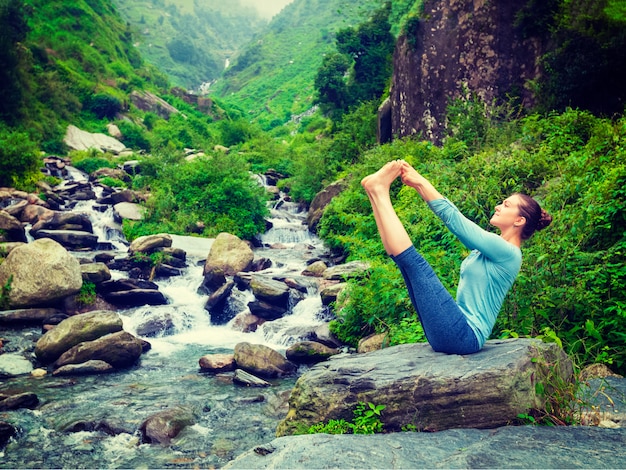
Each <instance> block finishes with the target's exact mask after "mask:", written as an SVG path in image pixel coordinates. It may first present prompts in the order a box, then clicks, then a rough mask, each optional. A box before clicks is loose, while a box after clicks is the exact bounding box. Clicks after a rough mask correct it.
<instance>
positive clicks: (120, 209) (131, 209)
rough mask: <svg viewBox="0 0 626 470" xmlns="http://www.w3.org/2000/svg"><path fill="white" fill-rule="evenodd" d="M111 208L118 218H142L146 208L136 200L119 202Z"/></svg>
mask: <svg viewBox="0 0 626 470" xmlns="http://www.w3.org/2000/svg"><path fill="white" fill-rule="evenodd" d="M113 210H114V211H115V213H116V214H117V215H118V217H119V218H120V219H126V220H142V219H143V216H144V214H145V213H146V208H145V207H144V206H142V205H140V204H137V203H136V202H120V203H117V204H115V205H114V206H113Z"/></svg>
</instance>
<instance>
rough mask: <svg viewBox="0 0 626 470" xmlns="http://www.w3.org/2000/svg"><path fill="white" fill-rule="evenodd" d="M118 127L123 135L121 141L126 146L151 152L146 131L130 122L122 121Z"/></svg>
mask: <svg viewBox="0 0 626 470" xmlns="http://www.w3.org/2000/svg"><path fill="white" fill-rule="evenodd" d="M117 126H118V128H119V130H120V132H121V133H122V139H121V140H122V142H124V145H126V146H127V147H128V148H132V149H143V150H148V151H150V149H151V148H150V141H149V140H148V136H147V133H146V131H145V129H143V128H142V127H140V126H138V125H136V124H133V123H131V122H128V121H120V122H119V123H118V124H117Z"/></svg>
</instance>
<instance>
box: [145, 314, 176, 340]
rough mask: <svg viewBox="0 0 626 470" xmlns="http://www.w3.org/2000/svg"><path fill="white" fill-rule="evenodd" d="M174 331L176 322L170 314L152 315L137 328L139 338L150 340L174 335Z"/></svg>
mask: <svg viewBox="0 0 626 470" xmlns="http://www.w3.org/2000/svg"><path fill="white" fill-rule="evenodd" d="M174 329H175V327H174V320H173V319H172V315H171V314H169V313H161V314H153V315H150V317H149V318H147V319H146V321H144V322H141V323H139V324H138V325H137V327H136V330H137V334H138V335H139V336H145V337H148V338H155V337H157V336H164V335H169V334H172V333H173V332H174Z"/></svg>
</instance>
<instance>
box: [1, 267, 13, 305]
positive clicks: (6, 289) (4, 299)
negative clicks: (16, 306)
mask: <svg viewBox="0 0 626 470" xmlns="http://www.w3.org/2000/svg"><path fill="white" fill-rule="evenodd" d="M0 261H1V260H0ZM12 282H13V275H10V276H9V278H8V279H7V282H6V283H5V284H4V285H3V286H2V288H0V310H6V309H8V308H9V302H10V295H11V283H12Z"/></svg>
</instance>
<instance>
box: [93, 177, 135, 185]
mask: <svg viewBox="0 0 626 470" xmlns="http://www.w3.org/2000/svg"><path fill="white" fill-rule="evenodd" d="M98 182H99V183H102V184H104V185H105V186H110V187H111V188H127V187H128V184H127V183H126V182H124V181H122V180H119V179H117V178H112V177H110V176H105V177H103V178H98Z"/></svg>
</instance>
